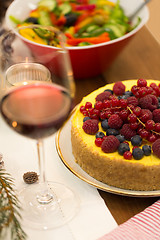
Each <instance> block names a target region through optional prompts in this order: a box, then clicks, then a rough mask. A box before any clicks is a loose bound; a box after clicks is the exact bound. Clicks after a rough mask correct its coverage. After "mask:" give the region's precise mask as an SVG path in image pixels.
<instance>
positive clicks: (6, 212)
mask: <svg viewBox="0 0 160 240" xmlns="http://www.w3.org/2000/svg"><path fill="white" fill-rule="evenodd" d="M20 210H21V208H20V205H19V201H18V198H17V196H16V194H15V191H14V181H13V179H12V178H11V176H10V175H9V174H8V173H6V171H5V170H4V169H0V239H1V235H2V234H3V232H4V229H10V235H11V239H12V240H25V239H26V234H25V232H24V231H23V229H22V227H21V224H20V222H19V221H20V219H21V215H20V213H19V212H20Z"/></svg>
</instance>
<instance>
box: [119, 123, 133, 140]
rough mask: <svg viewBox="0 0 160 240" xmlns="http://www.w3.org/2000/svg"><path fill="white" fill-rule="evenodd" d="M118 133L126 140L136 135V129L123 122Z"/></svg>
mask: <svg viewBox="0 0 160 240" xmlns="http://www.w3.org/2000/svg"><path fill="white" fill-rule="evenodd" d="M120 133H121V134H122V135H123V136H124V137H125V139H126V140H131V138H132V137H133V136H135V135H136V131H135V130H132V129H131V128H130V126H129V124H124V125H123V127H122V129H121V131H120Z"/></svg>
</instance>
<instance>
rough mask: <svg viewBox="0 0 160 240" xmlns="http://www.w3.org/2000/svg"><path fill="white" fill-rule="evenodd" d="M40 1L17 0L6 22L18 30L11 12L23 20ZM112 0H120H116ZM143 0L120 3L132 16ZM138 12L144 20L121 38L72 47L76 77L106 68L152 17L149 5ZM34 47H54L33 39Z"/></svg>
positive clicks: (8, 13)
mask: <svg viewBox="0 0 160 240" xmlns="http://www.w3.org/2000/svg"><path fill="white" fill-rule="evenodd" d="M38 1H39V0H23V1H22V0H14V1H13V2H12V3H11V4H10V6H9V8H8V10H7V12H6V17H5V20H6V25H7V26H8V27H9V28H10V29H13V30H14V28H15V25H14V24H13V22H11V20H10V18H9V16H10V15H13V16H16V17H17V18H18V19H20V20H24V19H25V18H26V17H27V16H28V14H29V12H30V11H31V10H33V9H34V8H36V7H37V2H38ZM111 1H113V2H116V0H111ZM143 2H144V0H132V1H129V3H128V0H120V5H121V6H122V8H123V9H124V11H125V13H126V15H127V16H129V15H130V14H132V13H133V11H134V10H135V9H137V7H138V6H139V4H141V3H143ZM138 16H139V17H140V18H141V22H140V24H139V25H138V26H137V27H136V28H135V29H134V30H132V31H131V32H129V33H127V34H126V35H124V36H122V37H120V38H118V39H115V40H112V41H109V42H106V43H101V44H95V45H89V46H81V47H68V51H69V54H70V59H71V63H72V68H73V73H74V77H75V78H76V79H82V78H90V77H95V76H97V75H99V74H101V73H102V72H103V71H105V70H106V69H107V68H108V67H109V66H110V65H111V63H112V62H113V61H114V59H115V58H116V57H117V55H118V54H119V53H120V52H121V50H122V49H123V48H124V47H125V46H127V44H128V42H129V41H130V40H131V39H132V38H133V36H135V34H137V32H138V31H139V30H140V29H141V28H142V27H143V26H144V25H145V24H146V22H147V21H148V18H149V11H148V8H147V7H146V6H145V7H144V8H143V9H142V10H141V11H140V12H139V13H138ZM136 21H137V17H136V19H134V23H135V22H136ZM32 44H33V45H32ZM31 45H32V46H31ZM30 47H31V48H32V51H33V53H34V54H37V53H38V51H40V52H41V51H42V48H43V49H46V48H47V49H50V50H51V48H52V47H48V46H46V45H43V46H42V45H41V46H40V45H39V44H37V46H36V43H30ZM38 48H39V50H38ZM47 51H48V50H47ZM53 51H54V50H53Z"/></svg>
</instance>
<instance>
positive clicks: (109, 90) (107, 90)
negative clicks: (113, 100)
mask: <svg viewBox="0 0 160 240" xmlns="http://www.w3.org/2000/svg"><path fill="white" fill-rule="evenodd" d="M104 92H110V93H111V94H113V90H111V89H106V90H105V91H104Z"/></svg>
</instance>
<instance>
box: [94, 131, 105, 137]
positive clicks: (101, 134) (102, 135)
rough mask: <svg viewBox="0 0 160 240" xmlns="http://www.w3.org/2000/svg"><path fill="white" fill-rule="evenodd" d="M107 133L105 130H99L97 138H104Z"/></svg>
mask: <svg viewBox="0 0 160 240" xmlns="http://www.w3.org/2000/svg"><path fill="white" fill-rule="evenodd" d="M104 136H105V134H104V133H103V132H97V133H96V138H103V137H104Z"/></svg>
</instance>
